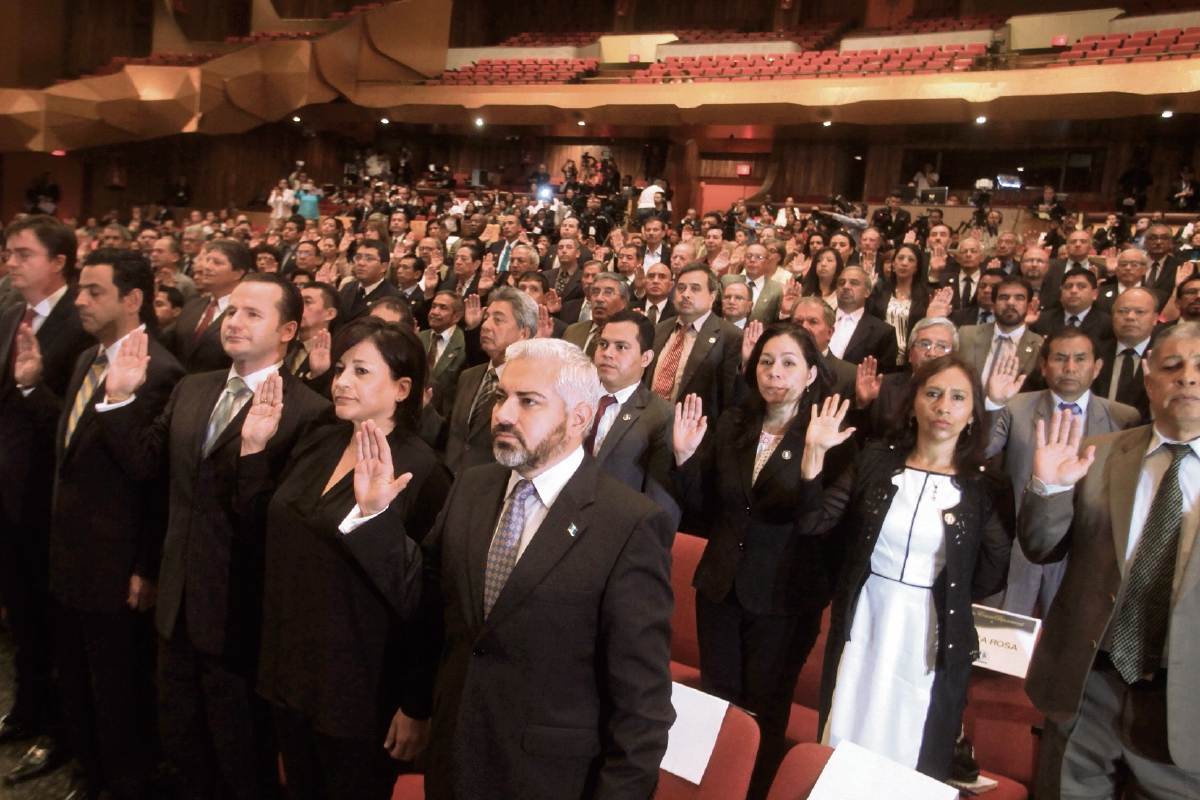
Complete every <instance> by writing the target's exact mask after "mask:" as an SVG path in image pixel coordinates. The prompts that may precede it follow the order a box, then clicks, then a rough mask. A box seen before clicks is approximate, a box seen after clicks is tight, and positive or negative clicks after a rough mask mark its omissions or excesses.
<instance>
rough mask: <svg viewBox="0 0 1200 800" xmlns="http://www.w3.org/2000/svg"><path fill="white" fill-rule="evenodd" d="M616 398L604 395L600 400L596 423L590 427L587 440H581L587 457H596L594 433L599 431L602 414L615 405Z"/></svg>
mask: <svg viewBox="0 0 1200 800" xmlns="http://www.w3.org/2000/svg"><path fill="white" fill-rule="evenodd" d="M616 402H617V398H615V397H613V396H612V395H611V394H606V395H604V397H601V398H600V407H599V408H597V409H596V422H595V423H594V424H593V425H592V429H591V430H590V431H588V435H587V438H586V439H584V440H583V446H584V447H585V448H586V449H587V452H588V455H589V456H594V455H596V432H597V431H598V430H599V429H600V420H601V419H603V418H604V412H605V411H608V409H609V408H610V407H611V406H613V405H615V404H616Z"/></svg>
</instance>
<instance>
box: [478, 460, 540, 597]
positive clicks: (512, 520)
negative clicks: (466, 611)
mask: <svg viewBox="0 0 1200 800" xmlns="http://www.w3.org/2000/svg"><path fill="white" fill-rule="evenodd" d="M536 493H537V489H536V488H534V485H533V481H531V480H528V479H526V478H522V479H521V480H519V481H517V485H516V486H514V487H513V490H512V494H510V495H509V496H508V507H507V508H505V509H504V515H503V516H502V517H500V525H499V527H497V528H496V533H495V534H494V535H493V536H492V546H491V547H490V548H488V557H487V567H486V569H485V570H484V573H483V616H484V618H485V619H486V618H487V616H488V614H490V613H492V606H494V605H496V598H498V597H499V596H500V590H501V589H503V588H504V584H505V583H507V582H508V576H509V575H511V574H512V571H513V567H515V566H516V565H517V553H518V552H520V549H521V534H522V533H524V532H525V501H526V500H528V499H529V498H530V497H531V496H532V495H535V494H536Z"/></svg>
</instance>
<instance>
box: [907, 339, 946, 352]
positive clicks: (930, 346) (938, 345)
mask: <svg viewBox="0 0 1200 800" xmlns="http://www.w3.org/2000/svg"><path fill="white" fill-rule="evenodd" d="M912 346H913V347H914V348H916V349H917V350H920V351H921V352H923V353H928V352H931V351H932V352H934V353H938V354H939V355H945V354H946V353H949V352H950V351H951V350H953V349H954V347H953V345H948V344H946V343H945V342H931V341H929V340H928V339H921V340H920V341H916V342H913V345H912Z"/></svg>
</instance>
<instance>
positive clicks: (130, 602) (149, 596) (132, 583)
mask: <svg viewBox="0 0 1200 800" xmlns="http://www.w3.org/2000/svg"><path fill="white" fill-rule="evenodd" d="M157 602H158V587H157V586H156V585H155V584H154V581H151V580H147V579H145V578H143V577H142V576H141V575H130V576H129V595H128V597H126V599H125V604H126V605H127V606H129V607H130V608H132V609H133V610H134V611H149V610H150V609H152V608H154V604H155V603H157Z"/></svg>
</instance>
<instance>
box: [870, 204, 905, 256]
mask: <svg viewBox="0 0 1200 800" xmlns="http://www.w3.org/2000/svg"><path fill="white" fill-rule="evenodd" d="M884 202H885V205H884V207H883V208H877V209H875V213H874V214H872V215H871V227H872V228H874V229H875V230H877V231H879V232H880V233H881V234H883V238H884V241H885V242H886V245H885V247H884V249H885V250H894V249H896V247H897V246H898V245H899V244H900V243H901V242H903V241H904V234H906V233H908V226H909V225H911V224H912V215H911V214H909V213H908V211H906V210H905V209H903V208H901V207H900V204H901V203H902V202H903V198H902V197H900V195H899V194H898V193H896V192H892V193H891V194H889V195H888V196H887V200H885V201H884Z"/></svg>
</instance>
